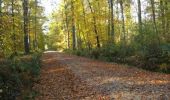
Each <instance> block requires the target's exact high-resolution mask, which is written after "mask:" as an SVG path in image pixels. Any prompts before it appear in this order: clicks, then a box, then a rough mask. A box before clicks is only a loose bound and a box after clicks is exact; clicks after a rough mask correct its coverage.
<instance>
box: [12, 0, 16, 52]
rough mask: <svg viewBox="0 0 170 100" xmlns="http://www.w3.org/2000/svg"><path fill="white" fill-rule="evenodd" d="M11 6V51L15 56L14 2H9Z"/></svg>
mask: <svg viewBox="0 0 170 100" xmlns="http://www.w3.org/2000/svg"><path fill="white" fill-rule="evenodd" d="M11 3H12V4H11V6H12V35H13V36H12V40H13V50H14V54H15V55H16V54H17V52H16V36H15V19H14V17H15V14H14V0H12V1H11Z"/></svg>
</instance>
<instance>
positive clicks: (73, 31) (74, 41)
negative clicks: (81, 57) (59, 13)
mask: <svg viewBox="0 0 170 100" xmlns="http://www.w3.org/2000/svg"><path fill="white" fill-rule="evenodd" d="M71 12H72V36H73V50H76V48H77V39H76V26H75V15H74V1H73V0H71Z"/></svg>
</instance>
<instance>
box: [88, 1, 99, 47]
mask: <svg viewBox="0 0 170 100" xmlns="http://www.w3.org/2000/svg"><path fill="white" fill-rule="evenodd" d="M87 2H88V4H89V8H90V11H91V13H92V16H93V27H94V33H95V35H96V36H95V37H96V42H97V47H98V48H100V40H99V34H98V30H97V22H96V17H95V12H94V10H93V8H92V5H91V3H90V1H89V0H87Z"/></svg>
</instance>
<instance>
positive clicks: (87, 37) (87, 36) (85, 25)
mask: <svg viewBox="0 0 170 100" xmlns="http://www.w3.org/2000/svg"><path fill="white" fill-rule="evenodd" d="M81 4H82V7H83V20H84V27H85V29H87V23H86V12H85V8H84V0H81ZM85 33H86V31H85ZM86 39H87V43H86V45H87V47H88V49H89V51H90V49H91V43H90V40H89V33H88V32H87V33H86Z"/></svg>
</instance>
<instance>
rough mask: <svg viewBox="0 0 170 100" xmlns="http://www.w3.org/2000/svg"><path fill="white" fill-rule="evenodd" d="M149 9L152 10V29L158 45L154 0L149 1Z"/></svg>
mask: <svg viewBox="0 0 170 100" xmlns="http://www.w3.org/2000/svg"><path fill="white" fill-rule="evenodd" d="M150 3H151V9H152V21H153V29H154V31H155V34H156V37H157V38H156V39H158V43H159V44H160V39H159V33H158V28H157V24H156V14H155V0H151V2H150Z"/></svg>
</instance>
